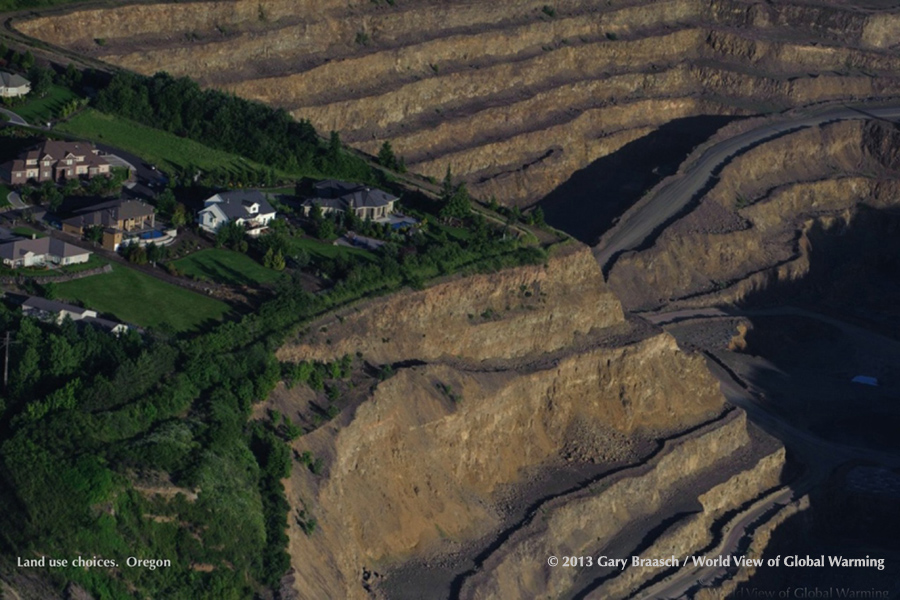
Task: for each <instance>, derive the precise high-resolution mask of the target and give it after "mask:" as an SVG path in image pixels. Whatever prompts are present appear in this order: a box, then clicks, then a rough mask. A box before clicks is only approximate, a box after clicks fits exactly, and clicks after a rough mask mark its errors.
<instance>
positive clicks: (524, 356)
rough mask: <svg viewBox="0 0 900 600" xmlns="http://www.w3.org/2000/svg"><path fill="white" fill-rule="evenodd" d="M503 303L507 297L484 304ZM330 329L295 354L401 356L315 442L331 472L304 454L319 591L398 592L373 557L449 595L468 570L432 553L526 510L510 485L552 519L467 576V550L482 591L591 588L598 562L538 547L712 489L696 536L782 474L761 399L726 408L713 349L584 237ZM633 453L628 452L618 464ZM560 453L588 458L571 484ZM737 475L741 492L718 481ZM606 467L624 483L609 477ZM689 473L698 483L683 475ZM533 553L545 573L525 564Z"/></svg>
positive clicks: (303, 565) (583, 538)
mask: <svg viewBox="0 0 900 600" xmlns="http://www.w3.org/2000/svg"><path fill="white" fill-rule="evenodd" d="M526 292H531V294H530V296H527V295H526ZM506 304H510V309H509V310H508V311H507V310H506V306H505V305H506ZM485 308H490V309H491V310H493V311H496V312H498V313H499V316H498V317H496V319H495V318H493V317H482V316H481V315H480V314H474V316H473V317H472V318H470V317H469V315H468V314H467V313H468V311H470V310H485ZM390 317H393V319H391V318H390ZM311 331H312V333H306V334H302V335H301V339H299V340H297V341H296V342H291V343H289V344H287V345H286V346H285V347H284V348H282V349H281V350H280V353H279V355H280V357H281V359H282V360H308V359H319V360H322V359H329V358H333V357H336V356H340V355H342V354H344V353H345V352H349V351H350V350H356V349H358V351H359V352H360V353H361V354H362V356H363V358H364V359H366V360H368V361H370V362H372V363H376V364H381V363H385V362H388V363H394V364H395V365H396V366H395V371H396V374H395V375H394V376H393V377H390V378H388V379H387V380H385V381H383V382H381V383H379V384H378V385H377V386H375V387H374V388H373V389H372V391H371V392H370V393H369V397H368V399H367V400H366V401H365V402H363V403H361V404H359V405H358V406H357V407H356V408H353V409H347V410H345V412H344V413H343V414H341V415H340V416H339V417H338V418H336V419H335V420H334V421H332V422H330V423H329V424H327V425H325V426H322V427H320V428H319V429H317V430H316V431H314V432H312V433H310V434H308V435H305V436H303V437H302V438H300V439H299V440H297V441H296V442H295V446H294V447H295V450H296V451H297V452H298V453H302V452H306V451H308V452H311V453H312V454H313V455H314V456H316V457H319V458H321V459H322V460H323V465H324V472H323V475H322V476H320V477H317V476H315V475H313V474H312V473H311V472H310V470H309V469H308V468H306V467H305V466H303V465H302V464H299V463H298V464H296V465H295V468H294V471H293V474H292V476H291V479H290V481H289V482H287V484H286V487H287V489H288V497H289V500H290V501H291V504H292V506H294V507H295V509H296V510H303V511H305V512H304V515H303V518H304V519H305V518H308V517H309V516H310V515H312V517H314V518H315V519H316V520H317V523H318V527H317V529H316V531H315V532H313V533H312V535H306V534H305V533H303V532H302V530H301V529H300V527H298V523H296V522H294V519H293V518H292V522H291V523H290V530H289V531H290V539H291V546H290V551H291V555H292V556H293V557H294V560H293V566H294V577H295V581H296V586H295V587H296V591H297V593H298V594H299V595H300V597H303V598H323V597H346V598H365V597H368V594H369V592H368V591H367V590H369V589H373V590H375V591H376V592H377V593H378V594H381V595H383V596H385V597H391V593H392V592H391V590H392V589H396V586H393V585H384V586H379V585H377V583H376V582H375V580H374V579H373V578H372V577H373V576H372V575H371V573H375V572H377V573H380V574H387V575H388V576H389V577H390V576H392V575H391V574H392V573H393V572H395V571H396V570H398V569H401V570H402V569H404V568H407V565H411V564H418V565H419V566H418V567H415V568H414V572H413V574H412V575H408V576H405V577H406V578H405V579H404V581H405V584H409V583H410V581H412V582H413V584H415V582H416V578H419V583H420V584H421V585H426V584H427V586H428V589H429V590H430V591H429V593H430V594H431V595H432V596H433V597H440V596H448V595H450V588H449V587H447V586H449V579H448V578H447V577H444V579H443V580H442V581H443V583H438V580H437V579H435V578H434V577H433V574H431V573H430V572H429V571H428V569H429V568H430V567H428V564H430V563H429V561H430V560H431V559H434V560H435V561H436V562H437V563H441V562H442V561H445V560H449V561H450V562H451V563H452V562H453V560H456V559H450V558H448V557H450V556H457V557H458V556H460V555H462V556H464V557H465V556H469V557H471V556H474V555H476V554H478V553H480V552H481V551H482V550H483V549H484V548H485V547H486V546H487V545H488V544H490V543H491V540H492V539H493V538H494V536H496V535H498V533H499V532H500V531H501V530H502V529H504V528H508V527H510V526H511V525H513V523H514V522H515V519H517V518H519V517H515V516H514V515H513V514H512V513H510V510H509V509H508V503H509V502H510V501H509V498H510V497H514V498H518V500H517V501H516V502H518V503H519V504H521V505H523V506H528V505H531V504H533V503H535V502H536V503H538V504H539V505H541V506H542V507H543V508H542V509H541V510H542V511H544V512H543V514H547V515H549V517H548V518H549V519H550V523H551V524H552V526H549V525H548V526H547V527H538V528H536V529H535V528H534V527H533V523H532V525H528V523H527V522H523V524H522V530H521V534H516V535H513V536H512V537H510V538H509V539H508V540H507V541H506V542H504V543H501V544H499V545H496V544H495V546H496V547H495V549H494V550H493V551H492V552H490V553H489V554H490V556H489V557H488V559H487V560H486V562H485V563H484V564H485V566H484V569H483V570H481V571H479V572H478V577H472V578H467V577H465V576H464V575H463V572H464V571H465V570H466V567H465V565H464V564H461V565H460V566H459V567H452V568H451V570H454V571H455V572H456V574H455V575H454V576H453V578H455V579H458V580H459V582H460V585H461V586H462V587H461V588H460V589H461V590H463V595H464V596H466V597H497V598H508V597H532V596H535V595H538V596H539V595H545V594H550V595H556V594H557V593H559V592H561V591H571V592H575V591H578V590H579V589H581V587H580V586H583V582H577V581H574V580H568V579H565V578H563V579H553V578H552V577H550V574H549V573H545V569H543V568H541V569H535V568H533V566H532V567H531V568H527V569H526V568H523V564H524V563H523V562H522V561H525V560H531V558H532V555H533V554H534V553H535V552H538V551H539V550H540V551H543V549H546V548H558V549H559V552H562V551H563V550H566V549H570V550H572V551H574V550H576V549H579V548H583V549H584V550H585V551H590V552H591V553H594V552H595V551H597V550H598V549H599V548H600V547H602V546H603V544H605V543H606V542H607V541H610V540H612V539H613V538H615V537H616V536H618V535H619V534H620V533H621V532H622V531H626V530H628V528H629V527H635V526H634V525H633V524H634V523H635V522H638V523H641V521H642V520H646V519H649V518H651V515H653V514H654V513H655V512H657V511H661V512H665V510H664V509H665V507H668V506H669V505H670V504H672V502H673V498H676V497H677V498H682V497H689V498H690V497H693V498H694V502H695V503H696V502H698V500H697V497H698V496H699V494H701V493H703V492H708V497H709V498H710V499H704V500H702V504H703V506H706V505H710V507H711V508H709V509H708V510H707V511H706V512H704V514H706V515H707V517H708V520H705V521H698V522H697V523H695V524H694V525H693V529H691V532H692V533H691V534H690V536H687V537H684V536H682V537H679V536H678V535H673V536H672V538H671V539H670V541H669V543H671V544H674V545H675V546H678V547H685V548H687V547H690V544H691V543H694V542H690V541H689V538H690V539H694V540H695V541H696V540H706V539H707V537H708V536H709V535H711V534H710V533H709V530H710V527H711V523H712V521H713V517H714V516H715V515H719V514H722V513H723V512H725V511H727V510H728V508H729V507H731V508H733V507H735V506H737V505H740V504H742V503H743V502H745V501H746V500H747V499H752V498H754V497H755V496H756V495H758V494H759V493H761V492H762V491H763V490H765V489H768V488H770V487H771V486H772V485H774V484H775V483H777V478H778V472H779V469H780V465H781V464H782V462H783V456H781V455H780V454H777V455H775V456H774V457H773V458H770V459H768V461H769V462H767V463H766V465H767V468H766V469H758V472H757V471H754V470H753V469H754V468H756V467H755V466H754V465H755V463H754V462H753V460H757V461H758V460H760V459H761V458H762V457H763V456H768V455H769V454H772V453H773V452H775V447H774V446H771V445H769V446H765V444H762V445H760V444H759V443H757V442H754V441H753V440H752V439H751V438H752V437H753V436H750V435H748V430H747V426H746V422H745V419H744V416H743V413H740V412H739V411H735V410H731V411H730V412H729V411H726V410H725V407H724V402H723V398H722V396H721V394H720V392H719V390H718V386H717V384H716V381H715V380H714V379H713V378H712V376H711V375H710V374H709V372H708V371H707V369H706V366H705V362H704V360H703V359H702V357H701V356H699V355H692V354H687V353H685V352H683V351H681V350H680V349H679V348H678V346H677V344H676V343H675V341H674V339H673V338H672V337H670V336H669V335H668V334H665V333H661V332H659V331H658V330H651V329H647V328H646V327H639V326H636V325H635V324H632V323H629V322H627V321H625V320H624V319H623V317H622V313H621V310H620V308H619V306H618V303H617V302H616V301H615V299H614V298H613V297H612V296H611V295H610V294H609V292H608V291H607V290H606V288H605V284H604V283H603V280H602V276H601V275H600V270H599V266H598V265H597V263H596V261H594V260H593V258H592V257H591V255H590V252H589V251H588V250H587V249H586V248H583V247H573V248H570V249H565V250H563V251H561V252H559V253H558V254H556V255H554V256H552V257H551V259H550V260H549V262H548V264H547V265H546V266H538V267H522V268H517V269H511V270H508V271H504V272H501V273H499V274H494V275H492V276H490V277H487V276H473V277H468V278H461V279H454V280H451V281H447V282H445V283H441V284H438V285H436V286H434V287H432V288H429V289H426V290H423V291H419V292H406V293H402V294H398V295H396V296H393V297H390V298H387V299H384V300H379V301H376V302H373V303H370V304H368V305H365V306H362V307H359V309H358V310H353V309H351V310H348V311H346V313H345V314H342V315H337V316H335V317H330V318H328V319H327V320H324V321H322V322H320V323H316V324H314V325H313V327H312V328H311ZM380 332H383V333H380ZM423 334H424V337H423ZM381 336H384V337H385V338H390V339H387V341H384V340H383V339H382V337H381ZM373 338H374V339H373ZM700 424H705V425H703V426H702V427H699V428H697V427H698V425H700ZM683 432H686V433H683ZM663 440H667V441H665V442H663ZM763 446H765V448H763ZM654 448H655V449H654ZM738 457H743V458H740V459H739V458H738ZM747 457H751V458H752V457H755V459H753V460H750V459H748V458H747ZM616 466H621V467H624V470H619V471H618V472H616V473H612V472H611V469H612V468H613V467H616ZM554 469H557V470H558V469H563V470H566V469H568V470H567V471H566V472H569V473H582V475H578V476H572V477H573V482H574V483H572V484H571V485H569V486H568V487H565V488H562V490H564V491H565V493H563V494H562V495H560V493H559V490H557V489H556V488H553V485H556V484H554V483H553V480H552V479H551V480H550V481H549V482H544V483H541V481H542V480H541V479H540V478H537V479H536V478H535V475H536V474H537V473H540V472H547V471H548V470H549V471H553V470H554ZM713 471H715V472H716V473H717V475H716V476H712V477H711V476H710V475H709V474H710V473H711V472H713ZM604 472H610V473H611V474H610V476H609V478H607V477H605V476H603V475H602V474H603V473H604ZM598 473H600V475H599V476H598V475H597V474H598ZM741 473H745V474H744V475H743V476H742V477H741V476H740V474H741ZM732 477H736V478H737V479H735V480H734V482H733V483H732V487H733V488H734V491H733V492H728V493H725V492H723V491H721V490H720V489H719V488H716V487H715V486H716V485H725V482H726V481H729V480H730V479H729V478H732ZM589 481H593V482H594V483H595V484H597V482H599V485H600V486H603V488H604V490H605V491H603V492H602V493H599V494H597V493H593V492H592V491H591V489H595V488H589V486H588V485H587V484H588V483H589ZM688 483H689V484H690V486H689V489H690V493H689V494H688V493H687V492H679V490H682V488H683V487H684V486H686V485H688ZM548 486H549V487H548ZM553 490H556V491H553ZM715 490H719V491H715ZM713 498H714V500H713ZM516 502H513V504H515V503H516ZM707 513H708V514H707ZM295 514H296V513H295ZM511 519H512V521H511ZM526 521H527V520H526ZM532 521H533V519H532ZM636 527H637V529H638V530H641V531H646V530H645V529H644V528H649V527H651V525H649V524H648V522H644V523H642V524H641V525H637V526H636ZM701 530H702V532H703V533H702V534H701V533H700V532H701ZM643 535H644V534H640V536H639V537H641V536H643ZM572 536H574V537H572ZM704 536H706V537H704ZM523 540H526V541H523ZM573 540H575V541H573ZM576 542H577V543H576ZM579 544H580V546H579ZM685 544H687V545H685ZM429 557H431V558H429ZM442 557H444V558H442ZM545 558H546V557H544V559H542V560H541V561H540V563H541V564H543V561H544V560H545ZM422 561H425V563H424V564H425V566H422V564H423V563H422ZM415 569H420V570H419V571H415ZM530 573H536V574H537V575H535V576H534V577H535V579H533V580H527V577H526V580H527V581H525V580H521V581H520V579H521V577H525V575H526V574H530ZM365 574H369V575H365ZM560 575H561V574H560ZM528 577H531V575H528ZM523 581H525V583H523ZM639 583H640V582H631V583H629V582H626V583H623V584H621V585H623V586H624V587H626V588H631V587H632V586H637V585H639ZM373 586H374V587H373Z"/></svg>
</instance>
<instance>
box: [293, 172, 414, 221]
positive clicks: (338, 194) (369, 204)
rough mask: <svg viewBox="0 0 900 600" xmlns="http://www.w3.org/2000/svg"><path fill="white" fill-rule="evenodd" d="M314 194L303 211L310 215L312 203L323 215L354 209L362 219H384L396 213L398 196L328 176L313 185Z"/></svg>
mask: <svg viewBox="0 0 900 600" xmlns="http://www.w3.org/2000/svg"><path fill="white" fill-rule="evenodd" d="M313 190H314V192H313V193H314V196H313V197H312V198H309V199H308V200H306V201H305V202H304V203H303V205H302V206H303V214H304V216H309V215H310V213H311V212H312V209H313V206H318V207H319V208H320V209H321V210H322V214H328V213H331V212H353V213H354V214H356V216H357V217H359V218H360V219H363V220H365V219H372V220H373V221H375V220H378V219H384V218H386V217H387V216H389V215H390V214H392V213H393V212H394V207H395V205H396V203H397V200H399V198H397V197H396V196H392V195H391V194H388V193H387V192H384V191H382V190H379V189H375V188H370V187H368V186H364V185H360V184H358V183H349V182H346V181H337V180H334V179H326V180H325V181H320V182H319V183H317V184H316V185H315V186H314V187H313Z"/></svg>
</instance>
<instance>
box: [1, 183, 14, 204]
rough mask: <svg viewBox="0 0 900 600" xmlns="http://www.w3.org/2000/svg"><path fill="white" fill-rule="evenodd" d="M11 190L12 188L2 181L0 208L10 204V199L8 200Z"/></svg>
mask: <svg viewBox="0 0 900 600" xmlns="http://www.w3.org/2000/svg"><path fill="white" fill-rule="evenodd" d="M11 191H12V190H11V189H9V188H8V187H6V186H5V185H3V184H2V183H0V208H3V207H4V206H9V200H7V197H8V196H9V193H10V192H11Z"/></svg>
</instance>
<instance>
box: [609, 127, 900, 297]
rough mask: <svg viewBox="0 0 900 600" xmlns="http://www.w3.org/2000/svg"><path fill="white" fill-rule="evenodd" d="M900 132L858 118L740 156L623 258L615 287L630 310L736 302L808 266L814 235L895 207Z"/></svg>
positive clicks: (801, 273) (612, 283)
mask: <svg viewBox="0 0 900 600" xmlns="http://www.w3.org/2000/svg"><path fill="white" fill-rule="evenodd" d="M898 135H900V134H898V132H897V130H896V128H894V127H893V126H891V125H887V124H884V123H881V122H866V121H853V122H843V123H836V124H832V125H826V126H824V127H821V128H814V129H805V130H802V131H798V132H796V133H793V134H790V135H788V136H785V137H783V138H780V139H777V140H773V141H770V142H768V143H766V144H763V145H761V146H758V147H756V148H754V149H751V150H750V151H748V152H747V153H745V154H743V155H742V156H739V157H737V158H736V159H734V161H732V162H731V163H729V164H728V165H727V166H726V167H725V169H723V171H722V173H721V175H720V177H719V179H718V181H717V182H716V185H715V186H714V187H713V188H712V189H711V190H710V191H709V192H708V193H707V194H706V195H705V196H704V197H703V198H702V199H701V200H700V204H699V206H698V207H697V208H696V209H695V210H693V211H692V212H691V213H690V214H688V215H687V216H685V217H684V218H682V219H680V220H679V221H678V222H676V223H675V224H673V225H672V226H671V227H669V228H668V229H666V230H665V231H664V232H663V233H662V234H661V235H660V236H659V238H658V239H657V240H656V242H655V244H654V245H653V247H651V248H648V249H647V250H644V251H641V252H636V253H630V254H626V255H624V256H623V257H621V259H620V260H618V261H617V262H616V264H615V266H614V267H613V269H612V270H611V272H610V276H609V282H610V286H611V287H612V288H613V289H614V290H616V292H617V293H618V295H619V297H620V298H622V299H623V301H624V302H625V303H626V304H627V305H628V306H629V308H632V309H653V308H659V307H660V306H663V305H665V304H670V303H678V304H681V305H693V304H698V303H701V304H702V303H708V302H710V298H711V297H712V296H715V297H716V298H718V300H717V301H718V302H736V301H740V300H743V299H744V298H747V297H748V296H751V295H753V294H756V293H760V292H762V291H764V290H766V289H767V288H769V287H771V286H773V285H776V284H778V283H779V282H791V281H795V280H798V279H801V278H803V277H805V276H806V275H807V274H808V273H809V270H810V252H811V250H812V249H813V246H814V244H813V242H812V240H811V237H810V236H811V234H812V235H817V233H816V232H819V231H821V230H832V231H835V232H838V231H840V230H841V229H846V228H849V227H851V226H852V224H853V223H854V221H855V219H856V218H857V215H858V214H859V211H860V210H866V209H873V210H883V209H888V208H891V207H895V206H896V205H897V197H898V196H897V194H898V190H900V187H898V186H900V181H898V179H897V178H896V177H897V174H898V166H900V164H898V158H897V151H896V148H897V140H898Z"/></svg>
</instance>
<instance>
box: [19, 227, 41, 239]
mask: <svg viewBox="0 0 900 600" xmlns="http://www.w3.org/2000/svg"><path fill="white" fill-rule="evenodd" d="M12 232H13V233H14V234H16V235H21V236H22V237H29V238H30V237H31V236H35V237H39V238H42V237H47V235H46V234H44V233H41V232H40V231H36V230H34V229H32V228H31V227H25V226H24V225H19V226H18V227H13V228H12Z"/></svg>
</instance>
